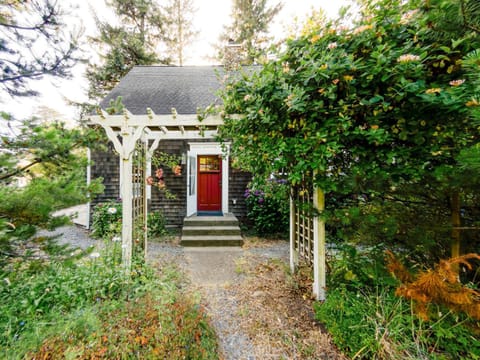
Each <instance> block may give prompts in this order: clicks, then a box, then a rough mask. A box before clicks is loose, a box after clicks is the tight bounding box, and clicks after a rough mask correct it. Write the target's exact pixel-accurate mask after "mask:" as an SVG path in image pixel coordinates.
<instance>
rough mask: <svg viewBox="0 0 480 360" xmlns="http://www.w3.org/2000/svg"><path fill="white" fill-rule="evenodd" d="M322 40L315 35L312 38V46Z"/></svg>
mask: <svg viewBox="0 0 480 360" xmlns="http://www.w3.org/2000/svg"><path fill="white" fill-rule="evenodd" d="M320 38H321V36H320V35H318V34H315V35H313V36H312V37H311V38H310V42H311V43H312V44H315V43H316V42H317V41H318V40H320Z"/></svg>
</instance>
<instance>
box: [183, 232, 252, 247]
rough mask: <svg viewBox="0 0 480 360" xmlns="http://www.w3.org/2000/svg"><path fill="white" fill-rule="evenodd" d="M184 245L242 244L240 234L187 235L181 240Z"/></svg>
mask: <svg viewBox="0 0 480 360" xmlns="http://www.w3.org/2000/svg"><path fill="white" fill-rule="evenodd" d="M180 245H182V246H192V247H199V246H205V247H207V246H242V245H243V239H242V237H241V236H240V235H193V236H192V235H187V236H182V239H181V240H180Z"/></svg>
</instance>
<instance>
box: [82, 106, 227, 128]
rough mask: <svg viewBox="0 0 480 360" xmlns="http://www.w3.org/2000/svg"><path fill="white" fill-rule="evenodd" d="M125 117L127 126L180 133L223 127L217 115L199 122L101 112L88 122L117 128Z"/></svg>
mask: <svg viewBox="0 0 480 360" xmlns="http://www.w3.org/2000/svg"><path fill="white" fill-rule="evenodd" d="M125 116H127V120H128V124H129V126H145V127H160V126H165V127H177V128H178V129H179V131H180V132H181V127H183V128H188V127H193V126H213V127H215V126H220V125H223V119H222V117H221V116H219V115H211V116H208V117H206V118H204V119H203V120H199V119H198V116H197V115H181V114H178V115H176V116H173V115H155V114H152V115H133V114H131V113H130V112H127V113H126V114H124V115H108V114H107V113H105V112H104V111H103V110H102V112H101V114H99V115H92V116H90V117H89V118H88V120H89V121H90V122H92V123H95V124H101V125H105V126H111V127H117V126H119V125H120V124H119V119H121V120H122V122H123V121H124V120H125Z"/></svg>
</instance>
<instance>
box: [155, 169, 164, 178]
mask: <svg viewBox="0 0 480 360" xmlns="http://www.w3.org/2000/svg"><path fill="white" fill-rule="evenodd" d="M155 176H156V177H157V178H158V179H161V178H163V169H162V168H158V169H157V170H156V171H155Z"/></svg>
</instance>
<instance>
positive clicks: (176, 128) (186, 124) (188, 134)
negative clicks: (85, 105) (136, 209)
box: [88, 108, 223, 271]
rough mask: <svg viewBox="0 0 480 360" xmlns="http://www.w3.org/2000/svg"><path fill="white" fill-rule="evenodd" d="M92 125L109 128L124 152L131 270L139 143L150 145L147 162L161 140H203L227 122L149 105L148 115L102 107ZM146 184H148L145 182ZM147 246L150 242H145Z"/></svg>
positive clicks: (125, 257) (125, 252)
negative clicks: (156, 109) (135, 162)
mask: <svg viewBox="0 0 480 360" xmlns="http://www.w3.org/2000/svg"><path fill="white" fill-rule="evenodd" d="M88 121H89V123H90V124H95V125H100V126H101V127H102V128H104V129H105V132H106V133H107V136H108V139H109V140H110V141H112V143H113V145H114V147H115V150H116V151H117V152H118V154H119V155H120V159H121V166H120V169H121V171H120V181H121V182H120V183H121V187H120V197H121V199H122V261H123V265H124V267H125V270H126V271H129V270H130V269H131V265H132V250H133V237H132V231H133V209H132V199H133V182H132V176H133V173H132V157H133V152H134V150H135V146H136V144H137V142H138V141H139V140H143V141H144V142H145V143H146V144H147V145H148V144H149V142H150V140H151V141H153V143H152V144H151V146H149V147H148V149H147V152H146V156H147V163H148V162H149V159H150V160H151V157H152V156H153V153H154V151H155V150H156V149H157V148H158V145H159V143H160V141H161V140H166V139H168V140H174V139H199V138H205V137H207V138H208V137H214V136H215V134H216V133H217V130H218V127H219V126H220V125H222V124H223V120H222V118H221V117H220V116H217V115H212V116H208V117H206V118H204V119H202V120H200V119H199V117H198V116H197V115H179V114H177V113H176V111H175V109H172V114H171V115H156V114H155V113H154V112H153V111H152V110H151V109H150V108H147V110H146V115H133V114H132V113H130V112H129V111H128V110H126V109H125V110H124V111H123V114H122V115H109V114H107V113H106V112H104V111H103V110H99V112H98V115H93V116H90V117H89V118H88ZM144 186H145V184H144ZM145 247H146V244H145Z"/></svg>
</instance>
